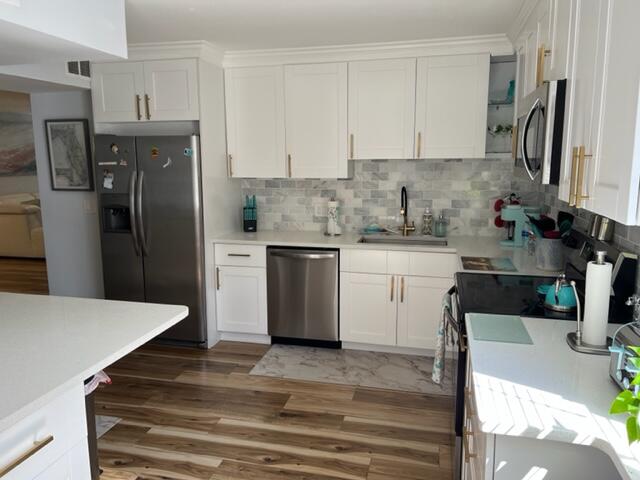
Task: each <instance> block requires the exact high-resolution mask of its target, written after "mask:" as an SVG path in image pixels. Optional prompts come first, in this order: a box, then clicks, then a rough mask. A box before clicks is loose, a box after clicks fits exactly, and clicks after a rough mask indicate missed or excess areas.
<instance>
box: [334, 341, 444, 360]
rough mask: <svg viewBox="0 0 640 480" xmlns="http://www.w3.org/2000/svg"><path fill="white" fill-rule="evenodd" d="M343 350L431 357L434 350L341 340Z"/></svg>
mask: <svg viewBox="0 0 640 480" xmlns="http://www.w3.org/2000/svg"><path fill="white" fill-rule="evenodd" d="M342 348H343V349H345V350H366V351H370V352H382V353H399V354H401V355H420V356H423V357H433V354H434V350H432V349H429V348H413V347H396V346H393V345H371V344H369V343H355V342H342Z"/></svg>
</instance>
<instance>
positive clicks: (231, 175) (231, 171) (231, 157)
mask: <svg viewBox="0 0 640 480" xmlns="http://www.w3.org/2000/svg"><path fill="white" fill-rule="evenodd" d="M227 165H228V167H229V176H230V177H233V155H231V154H229V155H227Z"/></svg>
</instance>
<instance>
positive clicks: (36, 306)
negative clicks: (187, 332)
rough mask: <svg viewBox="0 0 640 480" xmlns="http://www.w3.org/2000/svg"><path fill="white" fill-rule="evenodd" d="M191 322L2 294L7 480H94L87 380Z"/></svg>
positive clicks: (119, 305)
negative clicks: (175, 327) (178, 325)
mask: <svg viewBox="0 0 640 480" xmlns="http://www.w3.org/2000/svg"><path fill="white" fill-rule="evenodd" d="M187 315H188V309H187V307H184V306H177V305H157V304H150V303H134V302H118V301H109V300H95V299H84V298H71V297H54V296H39V295H20V294H9V293H0V355H1V357H2V362H1V365H2V366H1V367H0V385H1V386H2V387H1V388H2V395H1V396H0V476H1V475H2V474H3V473H4V474H5V476H3V480H4V479H5V478H6V479H7V480H10V479H21V480H26V479H30V478H43V479H46V478H58V477H57V476H59V477H60V478H63V477H64V478H72V479H74V480H75V479H78V480H85V479H86V478H89V477H88V476H87V475H88V468H89V466H88V454H87V447H86V445H87V443H86V442H87V430H86V421H85V409H84V388H83V382H84V380H85V379H87V378H89V377H91V376H92V375H94V374H96V373H97V372H99V371H100V370H102V369H104V368H105V367H107V366H108V365H110V364H112V363H113V362H115V361H116V360H118V359H120V358H122V357H123V356H125V355H126V354H128V353H130V352H131V351H133V350H135V349H136V348H138V347H139V346H141V345H143V344H144V343H146V342H148V341H149V340H151V339H153V338H154V337H156V336H157V335H159V334H160V333H162V332H164V331H165V330H167V329H168V328H170V327H171V326H173V325H175V324H176V323H178V322H179V321H180V320H182V319H183V318H185V317H186V316H187ZM18 462H19V463H18ZM16 463H18V464H17V465H16ZM9 467H12V468H9Z"/></svg>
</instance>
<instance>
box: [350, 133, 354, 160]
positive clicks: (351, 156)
mask: <svg viewBox="0 0 640 480" xmlns="http://www.w3.org/2000/svg"><path fill="white" fill-rule="evenodd" d="M349 159H351V160H353V133H352V134H351V135H349Z"/></svg>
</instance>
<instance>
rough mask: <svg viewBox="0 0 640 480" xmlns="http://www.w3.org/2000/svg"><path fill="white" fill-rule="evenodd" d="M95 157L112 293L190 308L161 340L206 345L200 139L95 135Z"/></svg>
mask: <svg viewBox="0 0 640 480" xmlns="http://www.w3.org/2000/svg"><path fill="white" fill-rule="evenodd" d="M95 162H96V168H95V172H96V173H95V174H96V185H97V189H98V197H99V212H100V217H101V241H102V266H103V272H104V290H105V296H106V298H107V299H111V300H130V301H138V302H153V303H170V304H180V305H187V306H188V307H189V316H188V317H187V318H185V319H184V320H182V321H181V322H180V323H178V324H177V325H175V326H174V327H172V328H170V329H169V330H167V331H166V332H165V333H164V334H162V335H161V337H160V338H163V339H167V340H175V341H180V342H189V343H194V344H201V343H204V342H206V321H205V289H204V244H203V227H202V195H201V181H200V178H201V174H200V158H199V137H198V136H195V135H193V136H162V137H156V136H154V137H123V136H114V135H96V138H95ZM132 321H135V319H133V320H132Z"/></svg>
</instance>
